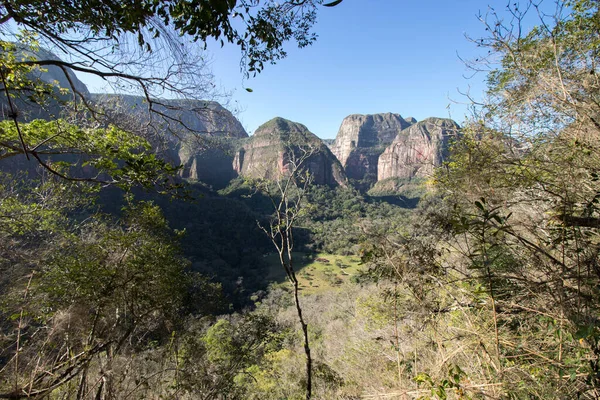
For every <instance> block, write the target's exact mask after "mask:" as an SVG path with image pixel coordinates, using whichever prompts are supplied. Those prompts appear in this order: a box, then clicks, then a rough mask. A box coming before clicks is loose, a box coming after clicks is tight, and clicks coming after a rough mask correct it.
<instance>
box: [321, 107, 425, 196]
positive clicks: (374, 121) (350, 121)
mask: <svg viewBox="0 0 600 400" xmlns="http://www.w3.org/2000/svg"><path fill="white" fill-rule="evenodd" d="M413 120H414V118H412V119H408V118H407V119H404V118H402V116H401V115H399V114H393V113H385V114H374V115H360V114H354V115H350V116H348V117H346V118H344V120H343V121H342V125H341V126H340V129H339V131H338V134H337V136H336V138H335V142H334V143H333V144H332V145H331V150H332V152H333V154H335V156H336V157H337V158H338V160H340V162H341V164H342V166H343V167H344V170H345V171H346V175H347V176H348V178H351V179H355V180H365V181H367V182H366V184H367V185H368V184H371V183H374V182H375V181H376V179H377V166H378V164H377V160H378V158H379V155H380V154H381V153H382V152H383V150H384V149H385V146H387V145H388V144H390V143H391V142H392V140H394V138H395V137H396V136H397V135H398V133H400V131H402V130H403V129H405V128H407V127H409V126H410V125H411V124H412V123H413V122H412V121H413Z"/></svg>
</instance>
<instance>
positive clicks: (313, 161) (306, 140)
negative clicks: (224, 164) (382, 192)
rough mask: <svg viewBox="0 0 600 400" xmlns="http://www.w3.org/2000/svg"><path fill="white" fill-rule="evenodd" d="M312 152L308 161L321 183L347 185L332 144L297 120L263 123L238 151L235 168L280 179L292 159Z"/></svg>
mask: <svg viewBox="0 0 600 400" xmlns="http://www.w3.org/2000/svg"><path fill="white" fill-rule="evenodd" d="M305 150H308V151H310V152H312V155H311V156H310V157H309V159H308V161H307V163H306V165H307V168H308V171H310V172H311V173H312V174H313V177H314V181H315V183H317V184H321V185H333V186H335V185H345V182H346V177H345V175H344V172H343V168H342V166H341V165H340V163H339V161H338V160H337V159H336V158H335V156H334V155H333V154H332V153H331V151H330V150H329V148H328V147H327V146H326V145H325V144H324V143H323V142H322V141H321V139H319V138H318V137H317V136H315V135H314V134H313V133H312V132H310V131H309V130H308V128H306V126H304V125H302V124H299V123H297V122H292V121H289V120H286V119H284V118H280V117H277V118H274V119H272V120H270V121H268V122H266V123H264V124H263V125H261V126H260V127H259V128H258V129H257V130H256V131H255V132H254V135H252V136H251V137H250V138H249V139H248V140H247V141H246V143H244V144H243V145H242V146H241V148H240V149H239V150H238V151H237V153H236V155H235V159H234V162H233V166H234V169H235V170H236V171H237V172H238V173H239V174H240V175H242V176H247V177H251V178H263V179H278V178H280V177H282V176H285V175H286V174H287V173H289V171H290V167H291V164H290V162H291V160H292V159H293V158H294V157H298V156H299V155H301V154H302V152H303V151H305Z"/></svg>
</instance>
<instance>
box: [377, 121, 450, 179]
mask: <svg viewBox="0 0 600 400" xmlns="http://www.w3.org/2000/svg"><path fill="white" fill-rule="evenodd" d="M459 130H460V127H459V125H458V124H457V123H456V122H454V121H453V120H451V119H445V118H427V119H425V120H423V121H420V122H418V123H416V124H414V125H412V126H410V127H409V128H407V129H405V130H403V131H402V132H400V134H399V135H398V136H397V137H396V138H395V139H394V141H393V142H392V144H390V145H389V146H388V147H387V148H386V149H385V151H384V152H383V153H382V154H381V155H380V156H379V162H378V166H377V180H378V181H382V180H385V179H388V178H401V179H412V178H423V177H427V176H430V175H431V174H432V173H433V169H434V168H435V167H437V166H440V165H441V164H442V162H443V161H444V159H445V157H446V156H447V153H448V145H449V142H450V140H451V138H454V137H456V135H457V134H458V133H459Z"/></svg>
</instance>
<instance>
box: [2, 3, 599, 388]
mask: <svg viewBox="0 0 600 400" xmlns="http://www.w3.org/2000/svg"><path fill="white" fill-rule="evenodd" d="M338 3H340V2H339V1H334V2H331V3H327V4H323V3H321V2H318V1H286V2H282V3H276V2H271V1H266V2H260V1H247V0H241V1H208V0H207V1H200V2H188V1H167V2H159V1H143V2H139V3H133V2H132V3H127V2H98V1H84V2H68V1H66V2H63V1H61V2H41V1H40V2H38V1H6V2H3V3H2V4H0V23H1V28H2V34H3V40H2V41H1V42H0V45H1V46H2V52H1V54H0V63H1V64H2V65H1V66H0V78H1V83H2V90H3V96H4V97H3V98H2V107H3V116H4V121H2V122H0V170H1V172H0V293H1V296H0V398H6V399H19V398H48V399H53V398H64V399H126V398H181V399H195V398H203V399H282V398H285V399H302V398H306V399H309V398H320V399H321V398H322V399H358V398H373V399H375V398H399V399H401V398H422V399H429V398H432V399H446V398H456V399H476V398H477V399H478V398H482V399H483V398H492V399H507V398H510V399H521V398H528V399H548V398H581V399H598V398H600V389H599V386H600V320H599V318H598V316H599V312H600V303H599V299H600V293H599V290H600V264H599V263H598V257H599V254H600V236H599V231H598V230H599V229H600V209H599V204H600V203H599V202H600V179H599V175H598V174H599V172H598V170H599V169H600V147H599V144H598V143H599V140H598V139H599V137H600V103H599V101H598V90H599V88H600V83H599V81H598V73H599V71H598V66H597V65H598V62H599V61H600V59H599V57H600V56H599V54H600V53H599V46H600V40H599V39H598V32H599V30H600V9H599V5H598V3H597V2H596V1H590V0H568V1H560V0H559V1H556V2H555V3H552V7H549V6H548V5H549V3H542V2H539V3H538V2H536V1H525V2H522V3H510V4H508V5H507V7H506V9H505V10H504V11H502V12H500V11H498V12H496V11H494V10H492V9H490V11H489V12H488V14H486V15H482V16H481V21H482V22H483V23H484V24H485V27H486V28H487V32H488V36H487V37H484V38H481V39H479V40H476V41H475V43H476V45H477V46H480V47H481V48H482V49H484V50H486V51H488V56H489V58H486V59H483V60H477V62H476V63H475V64H472V65H471V66H472V67H473V68H476V69H479V70H485V71H486V73H487V77H488V79H487V84H488V87H487V97H486V101H485V102H484V104H474V113H473V115H472V116H471V118H470V119H468V120H467V121H465V123H463V124H462V127H458V125H457V124H455V123H452V124H451V125H452V126H453V127H455V128H454V129H453V131H452V136H451V137H450V136H448V135H446V136H444V137H443V140H444V141H446V142H449V146H450V149H449V151H448V154H445V153H444V160H443V164H442V165H441V166H439V167H438V168H436V169H435V171H434V173H433V174H432V175H429V176H426V177H421V176H419V177H418V178H414V177H413V178H407V179H405V180H402V179H401V178H398V177H396V178H394V179H395V180H394V185H395V186H394V187H395V188H396V189H398V188H399V190H401V192H400V193H398V192H395V193H393V191H390V192H385V193H383V192H381V190H382V189H381V187H383V186H380V187H379V190H380V192H377V191H376V190H370V191H367V190H366V189H368V188H366V187H365V185H366V184H367V183H368V182H366V181H364V182H359V184H358V185H357V186H356V187H353V186H352V184H353V183H355V182H353V181H352V180H347V179H344V177H343V176H342V175H341V172H340V177H339V179H338V180H337V181H336V185H335V186H333V185H332V186H326V185H322V186H321V185H316V184H315V173H314V171H321V172H322V171H325V170H326V168H325V167H323V165H325V164H323V163H324V162H325V161H323V160H330V158H326V157H324V156H323V157H321V156H318V154H321V153H318V152H322V153H325V154H327V157H329V154H330V152H329V150H328V149H327V147H326V146H325V145H323V144H322V143H321V142H320V141H319V140H318V138H317V137H316V136H314V135H312V134H311V133H310V132H308V130H307V129H306V128H305V127H304V126H302V125H300V124H294V123H291V122H290V121H287V120H283V119H275V120H273V121H275V122H272V123H271V124H270V125H268V126H266V127H265V128H264V131H263V132H262V135H258V137H257V138H252V139H248V140H246V141H245V142H244V139H241V141H240V142H236V141H234V140H233V139H232V140H231V141H227V140H229V139H227V138H224V139H223V143H226V145H223V146H225V147H227V146H229V147H230V148H233V149H236V150H235V151H237V152H238V153H236V154H237V155H236V157H237V160H238V162H242V160H241V158H242V157H244V156H245V157H250V155H249V154H251V152H252V151H255V149H256V148H257V147H260V146H262V148H266V147H267V146H266V145H265V143H267V144H268V145H269V146H271V148H272V149H276V151H277V152H275V153H273V154H271V155H272V156H273V159H275V160H276V161H277V162H275V163H273V164H272V165H274V166H275V167H273V169H274V171H270V172H272V173H271V174H270V175H269V176H268V177H269V179H266V178H264V177H260V176H259V175H256V176H253V177H250V176H245V177H244V176H239V177H237V178H235V179H230V180H229V181H228V183H227V184H226V185H225V186H224V187H222V188H220V190H216V188H214V187H211V186H210V185H207V184H205V183H202V182H198V181H193V180H189V181H184V180H183V179H181V178H180V177H178V176H177V173H178V171H179V170H180V167H178V166H176V165H172V163H170V162H169V161H168V160H166V159H163V158H162V157H161V153H160V152H158V151H157V146H158V143H159V141H158V140H157V139H156V137H155V136H154V135H153V134H152V133H153V132H154V131H152V130H149V129H145V128H140V127H139V126H138V127H136V120H135V119H128V117H127V116H126V115H124V114H122V115H121V114H119V115H117V114H114V113H113V114H111V113H110V112H109V111H108V110H107V109H104V108H103V106H102V105H100V104H98V103H96V102H93V101H90V100H89V99H88V97H87V96H86V94H85V91H84V90H82V89H81V87H80V86H78V85H77V84H76V82H75V81H74V78H73V77H74V75H72V72H70V71H72V70H75V71H79V72H86V73H91V74H95V75H98V76H102V77H106V78H107V79H111V80H112V82H114V83H115V84H118V82H125V86H122V87H121V88H129V89H131V90H137V89H141V90H142V92H143V93H144V96H145V98H146V101H147V104H148V107H149V108H150V109H152V108H153V107H154V106H157V107H156V108H155V109H154V111H156V112H158V115H159V116H160V117H161V118H169V115H168V114H166V113H163V114H164V115H161V114H160V113H161V110H162V109H161V108H159V107H158V106H159V105H163V106H164V105H165V104H166V102H164V101H163V100H162V99H161V98H160V97H158V96H159V95H160V94H165V93H170V94H172V93H175V92H177V93H178V94H179V95H181V96H184V97H187V96H191V98H195V99H201V100H206V98H203V97H202V96H204V95H205V94H209V92H207V91H205V89H207V88H209V87H210V85H209V86H206V84H207V81H206V80H204V79H205V78H207V77H206V76H205V75H195V72H194V71H195V70H194V68H197V67H201V66H202V64H194V63H193V62H192V59H190V58H187V57H190V56H191V57H195V56H198V55H201V54H200V53H198V52H196V51H191V52H189V53H188V52H186V51H184V50H181V49H182V48H183V47H181V46H180V44H181V43H183V40H184V39H182V38H187V39H185V40H188V39H189V40H191V42H190V43H188V44H187V45H193V46H196V47H195V48H196V49H198V48H200V49H201V48H202V47H203V46H204V44H205V43H206V41H207V40H211V38H212V39H218V40H223V41H227V42H231V43H234V44H235V45H237V46H239V47H240V49H241V53H242V65H243V69H242V73H249V74H251V73H255V72H260V71H261V70H262V69H263V68H264V66H265V63H268V62H273V61H277V60H278V59H280V57H283V56H285V52H284V47H283V46H284V44H285V43H286V42H288V41H290V40H291V41H295V42H297V44H298V45H300V46H305V45H308V44H310V43H311V42H312V41H313V40H314V39H315V36H314V35H313V33H312V31H311V27H312V25H313V23H314V22H315V16H316V12H317V10H318V8H319V7H320V6H335V5H336V4H338ZM531 20H535V21H536V23H535V26H534V27H533V28H531V29H527V28H526V24H525V21H527V26H529V23H530V21H531ZM15 29H16V30H15ZM11 32H18V33H17V34H16V35H17V36H13V37H11V36H10V35H11ZM180 33H181V34H183V35H184V36H178V34H180ZM132 38H133V41H131V39H132ZM46 49H51V50H53V51H57V50H58V52H59V53H60V54H57V55H59V56H60V57H61V59H57V58H56V57H52V56H50V55H49V54H50V53H48V52H46ZM131 51H134V52H135V55H136V57H133V56H132V54H134V53H130V52H131ZM40 54H42V55H48V57H45V58H44V57H42V58H40V57H39V55H40ZM123 55H125V56H127V57H126V58H124V59H123V62H117V60H119V57H121V56H123ZM139 55H142V57H137V56H139ZM63 57H65V58H64V59H65V60H66V61H62V59H63ZM132 57H133V58H132ZM157 59H160V60H162V61H161V62H160V63H159V64H157V65H158V69H153V68H151V66H152V65H153V64H152V60H157ZM131 60H135V61H132V62H130V61H131ZM167 60H168V61H167ZM165 62H168V63H171V64H169V65H173V68H174V69H172V70H169V71H166V72H167V73H166V74H161V73H158V74H157V75H154V73H155V72H163V73H164V72H165V71H164V70H161V68H162V67H164V65H166V64H165ZM49 67H57V68H58V71H59V72H60V73H62V74H63V76H64V77H65V79H66V80H67V82H68V83H69V85H68V86H69V87H67V88H62V89H60V88H57V87H56V85H55V84H54V83H53V82H47V81H44V80H43V79H40V76H41V75H40V73H41V74H43V73H46V72H47V71H44V70H46V69H48V68H49ZM146 67H148V68H146ZM68 68H69V69H68ZM189 68H191V69H189ZM198 77H199V78H200V81H199V82H197V81H195V80H194V79H196V78H198ZM113 79H114V80H113ZM134 87H137V89H133V88H134ZM197 96H201V97H197ZM57 104H58V105H59V106H58V108H59V109H60V111H59V112H60V114H61V118H55V117H54V114H52V113H48V114H44V117H45V119H44V120H42V119H38V120H33V121H31V120H29V119H27V118H28V115H26V114H25V113H24V112H23V111H22V110H23V107H25V106H27V107H29V108H28V110H33V109H37V108H40V109H42V108H44V107H45V108H46V109H50V108H51V107H55V106H56V105H57ZM392 117H393V118H397V119H398V121H400V119H399V118H400V117H399V116H392V115H391V114H390V115H388V116H387V117H386V118H388V119H389V118H392ZM124 120H125V121H126V123H122V124H119V123H118V122H123V121H124ZM438 120H439V121H442V122H444V121H445V122H444V123H447V124H450V122H449V121H447V120H441V119H435V118H433V119H431V121H433V122H431V121H430V122H428V123H429V124H430V125H431V126H435V123H434V122H435V121H438ZM382 121H383V119H382ZM138 122H139V121H138ZM151 122H152V121H151ZM400 122H401V124H400ZM400 122H399V124H400V125H403V126H404V125H411V124H414V126H415V127H419V126H421V125H423V124H421V125H419V123H417V122H416V121H409V120H402V121H400ZM138 125H146V127H147V126H149V125H147V121H145V120H144V121H143V123H142V124H138ZM150 125H152V124H150ZM266 125H267V124H266ZM153 126H154V127H155V128H156V127H157V126H160V125H153ZM286 127H287V128H286ZM290 127H296V128H295V129H297V130H298V129H300V128H298V127H301V128H302V131H301V133H302V135H303V137H304V138H306V137H310V138H311V139H310V140H298V141H294V142H292V141H288V142H286V141H285V140H283V139H281V138H282V137H283V138H285V137H290V135H291V133H293V132H292V131H291V129H292V128H290ZM285 129H288V130H289V131H285ZM406 129H408V128H406ZM432 129H433V128H432ZM157 130H158V128H157ZM402 132H404V133H406V130H405V129H402V130H399V133H398V134H400V135H401V134H403V133H402ZM410 132H417V133H418V134H422V136H423V137H425V136H427V135H430V133H431V132H432V131H430V130H418V129H411V130H410ZM286 134H287V136H286ZM386 134H387V135H389V132H388V133H386ZM406 138H407V137H404V139H402V140H395V141H394V142H393V144H394V145H396V146H399V143H400V144H402V145H407V144H406V143H409V142H410V141H408V139H406ZM176 139H179V138H176ZM275 139H277V140H278V141H277V140H275ZM423 140H425V139H423ZM440 140H441V139H440ZM450 142H451V143H450ZM240 143H241V144H240ZM257 143H258V144H257ZM355 145H356V143H355ZM385 145H389V143H386V144H385ZM253 146H254V147H253ZM229 147H227V148H229ZM380 147H384V145H382V144H381V143H379V142H377V143H376V146H374V147H373V148H372V149H370V152H369V153H368V154H367V153H365V154H367V155H368V156H369V157H377V155H378V154H381V152H382V151H383V148H381V149H380ZM379 150H381V151H379ZM434 150H435V149H434ZM437 150H439V149H437ZM432 151H433V150H432ZM244 152H245V153H244ZM377 152H379V153H377ZM406 153H407V154H408V153H410V152H409V151H406ZM441 153H442V152H441V151H440V152H439V154H441ZM253 154H258V153H253ZM319 157H321V158H319ZM232 159H233V157H232ZM327 162H329V161H327ZM279 164H281V168H280V169H278V167H277V166H278V165H279ZM32 165H33V166H35V168H34V167H32ZM269 165H271V164H269ZM327 165H329V164H327ZM336 165H338V164H336ZM340 165H341V164H340ZM388 187H392V186H388ZM169 194H170V195H169Z"/></svg>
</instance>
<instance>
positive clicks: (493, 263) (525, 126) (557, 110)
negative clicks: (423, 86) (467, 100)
mask: <svg viewBox="0 0 600 400" xmlns="http://www.w3.org/2000/svg"><path fill="white" fill-rule="evenodd" d="M553 6H554V7H552V8H550V7H548V4H542V3H541V2H535V1H526V2H523V3H514V4H509V5H508V6H507V10H506V13H505V15H506V18H504V19H503V18H502V16H501V14H500V13H496V12H495V11H494V10H491V11H490V13H489V14H488V15H486V16H485V17H482V18H481V19H482V21H483V22H484V24H485V26H486V28H487V31H488V32H489V36H488V37H487V38H483V39H480V40H477V41H476V43H477V44H478V45H479V46H481V47H483V48H484V49H486V50H488V51H489V58H487V59H484V60H479V63H478V64H474V65H473V66H474V67H475V68H479V69H482V68H483V69H485V68H487V69H488V71H487V72H488V97H487V99H486V103H485V104H482V105H481V107H480V110H479V112H478V113H477V114H475V116H474V118H473V120H472V121H471V122H470V123H469V124H467V126H466V127H465V130H464V137H463V138H462V139H461V140H459V141H458V142H457V143H456V145H455V146H454V148H453V157H452V159H451V161H450V163H448V165H447V167H448V168H447V169H445V170H444V172H442V171H439V173H438V179H439V183H440V184H439V188H440V189H441V191H442V193H443V194H444V196H445V197H446V200H447V201H448V202H449V204H450V205H451V207H452V210H453V211H452V212H451V214H452V215H453V218H451V226H452V227H453V231H454V234H455V235H456V238H460V237H462V243H461V242H459V241H458V240H457V241H456V242H455V245H456V247H457V248H461V251H462V253H463V254H464V255H465V264H464V266H463V268H462V269H460V272H461V273H462V274H464V276H465V277H466V279H473V278H475V279H478V280H479V281H480V282H481V284H482V288H485V292H486V294H487V296H489V299H490V305H491V309H492V310H491V311H492V315H493V320H494V331H495V337H496V348H497V351H496V352H497V354H498V371H499V373H500V375H502V374H510V375H512V378H511V379H514V380H523V381H526V382H530V379H529V377H528V376H527V371H528V370H531V369H532V368H540V371H544V373H540V374H538V375H537V379H538V382H540V383H534V382H530V384H528V385H527V387H524V388H521V389H515V393H519V390H521V391H522V393H528V394H534V395H539V396H542V397H543V396H545V395H548V394H549V393H553V395H555V394H556V393H564V395H565V396H569V397H575V396H589V397H598V379H597V376H598V375H597V374H598V366H599V365H600V364H599V362H598V357H599V356H600V350H599V349H600V348H599V347H598V346H599V340H598V338H599V334H600V330H599V329H600V328H599V326H598V322H597V319H596V317H595V316H596V315H597V312H598V309H599V307H600V304H599V303H598V282H600V281H599V279H600V275H599V274H598V268H597V255H598V252H599V248H598V238H599V237H600V236H599V232H598V228H599V227H600V224H598V221H599V215H600V210H599V208H598V206H597V204H598V201H599V200H598V198H599V197H598V196H599V193H600V186H599V185H598V178H597V171H598V168H600V148H599V147H598V138H599V137H600V124H598V116H599V115H600V114H599V111H600V108H599V103H598V99H597V96H598V89H599V86H598V85H599V81H598V79H597V74H598V62H599V61H600V59H599V54H600V53H598V50H599V46H600V42H599V41H598V38H597V32H598V27H599V26H600V19H599V16H600V14H599V11H600V10H599V9H598V3H597V2H593V1H586V0H576V1H557V2H555V3H554V4H553ZM531 18H535V19H536V21H537V26H535V27H533V28H532V29H530V30H527V29H526V28H525V24H526V23H529V21H531ZM539 332H544V334H540V333H539ZM521 348H527V349H529V350H528V352H529V354H526V353H523V352H522V351H520V350H519V349H521ZM583 353H585V356H584V355H583ZM513 366H518V367H516V368H513ZM566 371H568V373H565V372H566ZM513 374H514V375H513ZM567 375H568V376H569V379H567V378H566V376H567ZM505 379H506V378H505ZM544 393H546V394H544Z"/></svg>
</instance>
